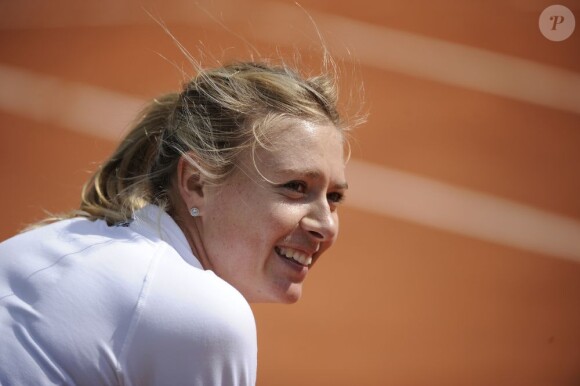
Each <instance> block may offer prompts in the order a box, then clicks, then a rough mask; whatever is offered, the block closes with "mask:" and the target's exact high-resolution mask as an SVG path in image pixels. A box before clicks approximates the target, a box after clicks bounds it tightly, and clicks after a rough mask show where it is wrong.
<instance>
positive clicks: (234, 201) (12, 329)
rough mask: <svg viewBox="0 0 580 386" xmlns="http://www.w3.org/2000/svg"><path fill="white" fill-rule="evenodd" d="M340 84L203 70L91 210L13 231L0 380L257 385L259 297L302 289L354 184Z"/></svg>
mask: <svg viewBox="0 0 580 386" xmlns="http://www.w3.org/2000/svg"><path fill="white" fill-rule="evenodd" d="M344 144H345V134H344V127H343V124H342V122H341V120H340V118H339V114H338V112H337V107H336V90H335V87H334V81H333V80H332V79H331V78H329V77H327V76H319V77H314V78H303V77H301V76H300V75H298V73H297V72H295V71H293V70H292V69H290V68H288V67H287V66H284V65H279V66H274V65H269V64H265V63H253V62H243V63H233V64H230V65H226V66H222V67H219V68H215V69H207V70H203V71H200V72H199V73H198V74H197V75H196V76H195V77H194V78H193V79H192V80H191V81H190V82H188V83H187V84H186V85H185V86H184V88H183V91H182V92H181V93H175V94H170V95H165V96H163V97H160V98H158V99H156V100H154V101H153V102H152V103H151V104H150V105H149V106H148V107H147V108H146V109H145V110H144V111H143V113H142V114H141V116H140V117H139V119H138V120H137V122H136V124H135V126H134V128H133V129H132V130H131V131H130V132H129V134H128V135H127V137H126V138H125V139H124V140H123V141H122V143H121V144H120V146H119V147H118V149H117V150H116V152H115V153H114V154H113V155H112V157H111V158H110V159H109V160H107V161H106V162H105V163H104V165H103V166H102V167H101V168H100V169H99V170H98V171H97V172H96V173H95V175H94V176H93V177H92V178H91V179H90V180H89V181H88V183H87V184H86V186H85V189H84V191H83V194H82V203H81V206H80V209H79V210H77V211H75V212H73V213H70V214H68V215H67V216H63V217H62V218H59V219H51V220H50V221H47V222H46V224H43V225H42V226H39V227H36V228H34V229H32V230H29V231H26V232H24V233H21V234H19V235H17V236H15V237H13V238H11V239H9V240H7V241H5V242H3V243H2V244H0V337H1V338H0V339H1V344H0V384H2V385H53V384H59V385H61V384H66V385H75V384H76V385H139V386H144V385H220V386H224V385H254V384H255V381H256V354H257V353H256V331H255V322H254V318H253V315H252V312H251V309H250V307H249V305H248V302H279V303H293V302H296V301H297V300H298V299H299V298H300V295H301V293H302V284H303V282H304V280H305V279H306V276H307V274H308V271H309V269H310V268H311V267H312V265H313V264H314V263H315V262H316V261H317V260H318V258H319V257H320V256H321V255H322V254H323V253H324V252H325V251H326V250H327V249H328V248H329V247H330V246H332V244H333V243H334V242H335V240H336V237H337V234H338V214H337V208H338V206H339V204H340V202H341V201H342V199H343V196H344V194H345V191H346V189H347V182H346V179H345V175H344V166H345V157H344Z"/></svg>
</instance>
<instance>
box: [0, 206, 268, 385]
mask: <svg viewBox="0 0 580 386" xmlns="http://www.w3.org/2000/svg"><path fill="white" fill-rule="evenodd" d="M256 356H257V344H256V325H255V321H254V317H253V314H252V311H251V309H250V306H249V305H248V303H247V302H246V300H245V299H244V298H243V296H242V295H241V294H240V293H239V292H238V291H237V290H236V289H234V288H233V287H232V286H231V285H229V284H228V283H226V282H225V281H223V280H222V279H220V278H219V277H217V276H216V275H215V274H214V273H213V272H211V271H206V270H203V268H202V266H201V264H200V263H199V261H198V260H197V259H196V257H195V256H194V255H193V254H192V252H191V249H190V247H189V244H188V243H187V240H186V238H185V235H184V234H183V232H182V231H181V229H180V228H179V227H178V225H177V224H176V223H175V222H174V221H173V219H172V218H171V217H170V216H169V215H168V214H167V213H165V212H164V211H162V210H160V209H159V208H158V207H156V206H153V205H149V206H147V207H145V208H143V209H142V210H140V211H138V212H137V213H136V215H135V219H134V220H133V221H132V222H131V223H130V224H123V225H121V226H108V225H107V224H106V223H105V222H104V221H102V220H98V221H89V220H87V219H83V218H76V219H70V220H63V221H59V222H56V223H53V224H50V225H46V226H43V227H40V228H37V229H35V230H31V231H28V232H25V233H22V234H20V235H17V236H15V237H13V238H11V239H8V240H6V241H4V242H3V243H1V244H0V385H3V386H11V385H18V386H20V385H35V386H41V385H124V386H148V385H151V386H153V385H159V386H161V385H162V386H178V385H204V386H206V385H207V386H214V385H215V386H218V385H219V386H228V385H232V386H233V385H235V386H244V385H254V384H255V382H256Z"/></svg>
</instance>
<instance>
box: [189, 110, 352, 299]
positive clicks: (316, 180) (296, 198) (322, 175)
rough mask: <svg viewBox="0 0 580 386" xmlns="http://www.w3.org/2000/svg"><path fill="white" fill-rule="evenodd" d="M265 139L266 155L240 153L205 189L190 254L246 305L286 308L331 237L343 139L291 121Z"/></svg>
mask: <svg viewBox="0 0 580 386" xmlns="http://www.w3.org/2000/svg"><path fill="white" fill-rule="evenodd" d="M268 139H269V145H268V147H269V150H266V149H262V148H259V149H257V150H256V152H255V157H254V161H253V160H252V154H251V152H250V151H248V152H246V153H247V154H244V155H243V156H242V157H241V159H240V164H239V166H240V170H238V171H236V172H235V173H234V174H233V175H232V176H231V177H229V178H228V180H227V181H226V183H225V185H222V186H219V187H204V189H203V207H202V208H201V216H200V217H198V218H196V221H197V222H198V223H197V224H196V228H197V231H198V232H199V235H198V236H199V240H200V243H201V244H202V245H199V246H198V247H197V248H194V249H195V252H196V253H197V254H198V257H199V258H200V260H202V264H204V267H206V268H209V269H212V270H213V271H214V272H215V273H216V274H217V275H218V276H220V277H221V278H223V279H224V280H226V281H227V282H229V283H230V284H231V285H233V286H234V287H236V288H237V289H238V290H239V291H240V292H241V293H242V294H243V295H244V296H245V297H246V299H247V300H248V301H250V302H283V303H292V302H295V301H297V300H298V299H299V298H300V295H301V293H302V283H303V282H304V280H305V278H306V276H307V274H308V271H309V269H310V267H311V266H312V264H313V262H315V261H316V260H317V259H318V258H319V257H320V255H321V254H322V253H323V252H324V251H326V250H327V249H328V248H329V247H330V246H331V245H332V244H333V243H334V241H335V240H336V237H337V234H338V213H337V207H338V205H339V203H340V201H341V200H342V198H343V195H344V192H345V190H346V188H347V185H346V180H345V176H344V166H345V161H344V150H343V138H342V134H341V133H340V132H339V131H338V130H337V129H336V128H335V127H334V126H332V125H330V124H329V125H319V124H313V123H309V122H306V121H303V120H297V119H293V120H285V121H282V122H281V123H280V125H279V127H277V128H276V130H274V132H273V134H271V135H270V138H268ZM253 162H255V166H256V167H257V169H258V170H256V167H255V166H254V163H253ZM260 173H261V175H260Z"/></svg>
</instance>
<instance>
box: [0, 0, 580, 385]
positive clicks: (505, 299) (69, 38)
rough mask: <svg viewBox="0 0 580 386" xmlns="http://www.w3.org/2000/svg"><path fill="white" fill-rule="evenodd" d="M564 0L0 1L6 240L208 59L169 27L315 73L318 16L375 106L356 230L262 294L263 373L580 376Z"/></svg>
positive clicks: (345, 381)
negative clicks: (553, 18) (558, 35)
mask: <svg viewBox="0 0 580 386" xmlns="http://www.w3.org/2000/svg"><path fill="white" fill-rule="evenodd" d="M551 4H552V3H550V2H546V1H536V0H502V1H500V0H494V1H484V0H477V1H475V0H474V1H455V0H434V1H419V0H404V1H403V0H385V1H375V0H360V1H356V2H353V1H344V0H334V1H322V0H302V1H301V2H300V5H301V6H297V5H296V4H295V3H294V2H291V1H285V0H277V1H261V0H240V1H235V0H215V1H198V2H195V1H194V0H166V1H161V0H142V1H137V0H135V1H115V0H100V1H73V0H52V1H50V2H48V1H41V0H20V1H6V0H4V1H0V149H1V152H0V157H1V158H0V160H1V162H0V176H1V178H2V183H1V186H2V195H1V198H2V199H1V201H0V213H2V219H3V221H2V224H1V225H0V238H1V239H5V238H7V237H9V236H10V235H12V234H14V233H15V232H17V231H18V230H19V229H21V228H22V227H23V226H25V225H26V224H28V223H31V222H33V221H36V220H39V219H41V218H43V217H44V216H45V211H50V212H60V211H65V210H68V209H72V208H75V207H77V205H78V202H79V193H80V189H81V186H82V184H83V182H84V181H85V180H86V179H87V178H88V177H89V175H90V173H91V172H92V171H94V170H95V169H96V168H97V167H98V165H99V164H100V162H102V161H103V160H104V159H105V158H106V157H107V156H108V155H109V154H110V153H111V152H112V150H113V149H114V147H115V144H116V143H117V142H118V141H119V139H120V138H121V137H122V136H123V134H124V133H125V132H126V130H127V128H128V126H129V124H130V122H131V120H132V118H133V117H134V116H135V114H136V112H137V111H138V110H139V109H140V107H142V106H143V104H144V102H145V101H147V100H149V99H151V98H153V97H155V96H156V95H159V94H161V93H164V92H167V91H173V90H177V89H179V88H180V85H181V83H182V82H183V80H184V79H185V77H186V76H185V75H184V72H185V73H189V74H192V71H193V70H192V68H191V66H190V65H189V64H188V61H187V60H186V58H185V57H184V55H183V54H182V53H181V52H180V51H179V49H178V48H177V47H176V45H175V44H174V42H173V41H172V39H171V38H170V37H169V36H168V34H167V33H165V32H164V30H163V28H162V27H161V26H160V25H159V23H158V22H162V23H164V24H165V25H166V26H167V27H168V28H169V30H170V31H171V33H172V34H173V35H174V36H175V38H176V39H177V40H179V41H180V42H181V43H182V44H183V46H185V47H186V48H187V49H188V50H189V51H190V52H191V54H192V55H193V56H194V57H195V58H197V59H198V60H200V61H201V63H202V64H203V65H209V66H211V65H215V63H217V62H220V61H221V62H223V61H228V60H230V59H235V58H237V59H248V58H250V57H252V55H253V56H254V57H256V56H257V54H256V51H258V52H260V53H261V54H262V55H263V56H264V57H268V56H274V57H276V56H277V55H282V56H287V57H292V56H294V57H297V56H300V59H299V62H300V63H301V65H303V66H304V68H307V69H311V70H312V71H313V72H315V71H316V70H317V69H318V68H319V66H318V67H317V64H316V63H318V62H319V60H320V54H321V41H320V40H319V38H318V35H317V31H316V28H318V30H319V31H320V33H321V34H322V35H323V36H324V39H325V41H326V44H327V47H328V48H329V50H330V51H331V53H332V54H333V55H334V57H335V58H336V59H337V61H338V62H339V64H340V67H341V73H342V83H341V86H342V97H343V103H344V107H345V108H346V109H347V110H348V111H350V112H351V116H356V113H357V106H359V104H360V102H361V100H362V99H363V97H364V107H363V110H364V111H367V112H369V119H368V122H367V123H366V124H365V125H363V126H361V127H358V128H357V129H356V130H355V131H354V132H353V140H352V144H353V147H352V148H353V158H352V160H351V163H350V164H349V169H348V175H347V177H348V180H349V184H350V185H351V189H350V194H349V196H348V197H347V201H346V203H345V206H343V207H342V208H341V209H340V211H341V237H340V238H339V241H338V243H337V245H336V246H335V247H334V249H333V250H331V251H330V252H328V253H327V254H326V255H325V257H324V258H323V259H322V260H321V261H320V262H319V264H318V265H317V266H316V268H315V269H314V270H313V271H312V272H311V273H310V275H309V278H308V280H307V283H306V285H305V292H304V296H303V298H302V300H301V301H300V302H299V303H298V304H296V305H292V306H283V305H253V308H254V311H255V314H256V319H257V324H258V334H259V370H258V385H262V386H265V385H274V386H286V385H293V386H294V385H312V386H315V385H333V386H340V385H369V386H370V385H510V386H514V385H516V386H517V385H526V386H533V385H538V386H540V385H541V386H544V385H579V384H580V27H578V28H577V29H576V31H575V32H574V33H573V34H572V35H571V36H570V37H569V38H568V39H566V40H563V41H552V40H549V39H547V38H546V37H544V36H543V35H542V33H541V32H540V29H539V18H540V14H541V13H542V11H543V10H544V9H545V8H546V7H548V6H549V5H551ZM559 4H562V5H565V6H566V7H567V8H568V9H569V10H570V11H572V13H573V14H574V15H575V16H576V18H579V17H580V2H579V1H577V0H575V1H572V0H562V1H559ZM310 18H312V19H313V20H314V22H315V25H316V28H315V25H314V24H313V23H312V22H311V20H310ZM569 20H570V19H569V18H568V19H567V22H568V21H569ZM577 22H578V19H577ZM557 27H559V25H558V26H557ZM363 85H364V92H363V90H362V86H363Z"/></svg>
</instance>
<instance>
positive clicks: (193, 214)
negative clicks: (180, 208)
mask: <svg viewBox="0 0 580 386" xmlns="http://www.w3.org/2000/svg"><path fill="white" fill-rule="evenodd" d="M189 214H190V215H191V217H198V216H199V209H197V208H196V207H195V206H194V207H193V208H191V209H190V210H189Z"/></svg>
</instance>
